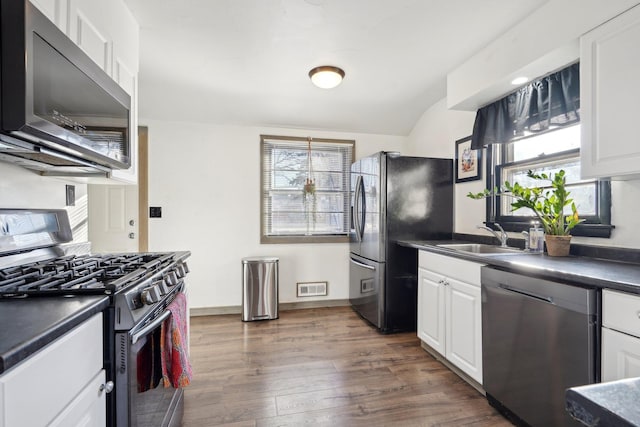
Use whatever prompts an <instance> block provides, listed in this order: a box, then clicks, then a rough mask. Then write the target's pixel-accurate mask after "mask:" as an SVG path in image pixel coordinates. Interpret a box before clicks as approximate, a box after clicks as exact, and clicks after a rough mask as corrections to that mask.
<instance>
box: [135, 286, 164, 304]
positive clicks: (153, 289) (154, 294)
mask: <svg viewBox="0 0 640 427" xmlns="http://www.w3.org/2000/svg"><path fill="white" fill-rule="evenodd" d="M140 299H141V300H142V302H143V303H145V304H147V305H151V304H155V303H157V302H158V301H160V290H159V289H158V287H157V286H149V287H148V288H144V289H143V290H142V293H141V294H140Z"/></svg>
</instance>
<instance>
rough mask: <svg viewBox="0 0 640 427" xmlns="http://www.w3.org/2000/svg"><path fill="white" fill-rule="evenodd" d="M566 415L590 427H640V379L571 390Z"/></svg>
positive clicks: (568, 391) (567, 396)
mask: <svg viewBox="0 0 640 427" xmlns="http://www.w3.org/2000/svg"><path fill="white" fill-rule="evenodd" d="M566 398H567V411H568V412H569V413H570V414H571V416H572V417H573V418H575V419H577V420H578V421H580V422H582V423H583V424H584V425H587V426H591V427H595V426H598V427H609V426H610V427H631V426H640V405H639V404H638V403H639V402H640V378H632V379H626V380H619V381H611V382H608V383H601V384H592V385H586V386H580V387H572V388H570V389H569V390H567V393H566Z"/></svg>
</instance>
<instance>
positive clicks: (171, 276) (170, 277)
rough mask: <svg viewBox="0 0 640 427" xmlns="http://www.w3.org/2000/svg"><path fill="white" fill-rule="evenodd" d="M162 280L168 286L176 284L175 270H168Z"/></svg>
mask: <svg viewBox="0 0 640 427" xmlns="http://www.w3.org/2000/svg"><path fill="white" fill-rule="evenodd" d="M164 281H165V283H166V284H167V285H169V286H175V285H177V284H178V276H177V275H176V272H175V271H170V272H169V273H167V275H166V276H165V277H164Z"/></svg>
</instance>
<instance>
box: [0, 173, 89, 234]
mask: <svg viewBox="0 0 640 427" xmlns="http://www.w3.org/2000/svg"><path fill="white" fill-rule="evenodd" d="M66 184H71V185H75V187H76V189H75V190H76V203H75V206H69V207H67V206H65V205H66V187H65V185H66ZM0 208H14V209H25V208H29V209H66V210H67V212H68V213H69V220H70V221H71V228H72V229H73V230H74V236H73V237H74V242H86V241H87V239H88V237H87V185H86V184H83V183H78V182H73V181H69V180H63V179H59V178H52V177H43V176H40V175H38V174H36V173H34V172H31V171H30V170H27V169H24V168H22V167H18V166H15V165H12V164H9V163H2V162H0Z"/></svg>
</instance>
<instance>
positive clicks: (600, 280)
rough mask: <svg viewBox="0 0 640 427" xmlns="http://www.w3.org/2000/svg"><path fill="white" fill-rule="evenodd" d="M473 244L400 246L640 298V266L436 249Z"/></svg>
mask: <svg viewBox="0 0 640 427" xmlns="http://www.w3.org/2000/svg"><path fill="white" fill-rule="evenodd" d="M457 243H470V242H468V241H462V240H428V241H415V240H406V241H399V242H398V244H399V245H402V246H408V247H412V248H416V249H422V250H426V251H429V252H434V253H439V254H441V255H448V256H452V257H455V258H461V259H466V260H468V261H474V262H478V263H482V264H487V265H492V266H495V267H499V268H503V269H506V270H510V271H513V272H514V273H523V274H528V275H534V276H536V277H540V278H542V279H548V280H555V281H563V282H570V283H573V284H576V285H581V286H587V287H595V288H608V289H615V290H619V291H624V292H630V293H635V294H640V265H638V264H632V263H625V262H618V261H610V260H604V259H597V258H587V257H582V256H567V257H550V256H548V255H546V254H528V253H525V252H522V253H521V254H501V255H496V254H492V255H481V254H473V253H469V252H462V251H458V250H454V249H450V248H444V247H440V246H436V245H441V244H457Z"/></svg>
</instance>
